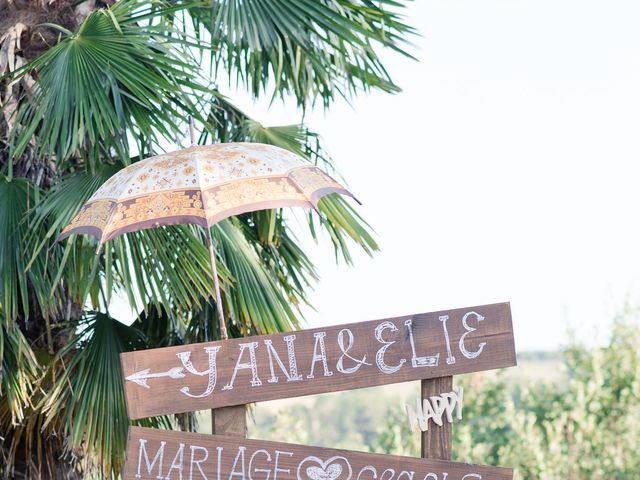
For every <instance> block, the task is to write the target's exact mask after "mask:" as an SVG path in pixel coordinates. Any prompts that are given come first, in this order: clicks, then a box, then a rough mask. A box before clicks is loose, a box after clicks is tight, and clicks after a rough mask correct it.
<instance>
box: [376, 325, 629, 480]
mask: <svg viewBox="0 0 640 480" xmlns="http://www.w3.org/2000/svg"><path fill="white" fill-rule="evenodd" d="M629 315H630V314H627V316H626V317H625V318H620V319H618V320H617V321H616V323H615V326H614V329H613V332H612V335H611V339H610V342H609V344H608V345H607V346H605V347H602V348H595V349H589V348H586V347H585V346H582V345H574V346H572V347H570V348H568V349H567V350H566V351H565V353H564V366H565V368H566V377H565V380H564V381H562V382H558V383H544V382H541V383H535V384H530V385H528V386H526V387H520V386H516V387H515V388H514V389H512V388H511V386H510V385H509V383H508V382H507V381H506V380H505V377H504V375H498V376H497V377H495V378H493V379H484V380H483V378H484V377H485V376H486V375H482V374H474V375H470V376H462V377H460V378H461V381H462V386H463V387H464V389H465V394H464V398H465V405H464V415H463V416H464V419H463V420H462V421H461V422H459V423H456V424H454V428H453V431H454V446H453V453H454V460H458V461H465V462H472V463H481V464H489V465H500V466H508V467H513V468H514V470H515V475H514V478H515V479H518V480H520V479H558V480H560V479H567V478H571V479H576V480H580V479H602V480H604V479H628V478H637V477H638V475H639V474H640V450H638V448H637V446H638V445H640V350H639V349H638V345H640V323H638V315H637V314H634V316H635V318H634V319H633V320H635V321H632V319H630V318H629ZM389 414H390V416H389V417H388V418H389V419H388V421H387V423H386V424H385V426H384V427H383V428H382V429H381V431H380V433H379V437H378V438H379V441H378V443H377V444H376V445H375V447H376V450H377V451H384V452H387V453H397V454H406V455H414V456H415V455H416V454H417V445H418V443H417V442H416V441H415V434H411V432H409V430H408V424H407V422H406V419H405V418H404V415H403V414H402V412H400V411H399V410H398V409H397V407H395V406H394V407H393V408H392V409H390V412H389Z"/></svg>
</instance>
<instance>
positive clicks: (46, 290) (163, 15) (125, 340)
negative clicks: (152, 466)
mask: <svg viewBox="0 0 640 480" xmlns="http://www.w3.org/2000/svg"><path fill="white" fill-rule="evenodd" d="M402 7H403V5H402V4H401V3H400V2H399V1H396V0H375V1H373V0H371V1H370V0H322V1H318V0H270V1H269V2H266V1H262V0H243V1H242V2H239V1H231V0H212V1H209V2H203V1H188V0H184V1H180V0H166V1H157V0H151V1H142V0H119V1H117V2H112V1H102V2H101V1H95V0H89V1H85V2H77V1H75V2H74V1H71V0H53V1H50V0H48V1H45V0H0V12H1V13H2V15H1V16H0V102H1V108H2V109H1V111H0V113H1V115H0V171H1V175H0V239H1V240H0V359H1V361H2V363H1V365H0V474H1V475H4V476H5V477H10V478H78V477H82V476H86V475H94V476H97V477H116V476H117V475H118V472H119V471H120V469H121V467H122V463H123V456H124V446H125V441H126V431H127V426H128V424H129V422H128V420H127V416H126V411H125V406H124V394H123V386H122V380H121V370H120V365H119V357H118V355H119V354H120V353H121V352H123V351H127V350H132V349H140V348H152V347H160V346H167V345H174V344H179V343H182V342H196V341H207V340H212V339H215V338H217V335H218V330H217V328H216V327H217V318H216V313H215V312H216V309H215V308H213V307H214V306H215V305H214V304H213V295H212V294H213V292H212V290H211V283H212V282H211V277H210V275H211V273H210V271H209V268H208V267H207V263H208V257H207V251H206V249H205V247H204V241H203V238H201V235H202V232H201V231H199V229H198V228H191V227H190V226H174V227H163V228H159V229H153V230H145V231H141V232H138V233H133V234H128V235H125V236H123V237H120V238H117V239H115V240H113V241H110V242H108V243H107V245H106V248H104V249H103V250H102V251H101V253H100V254H99V255H96V254H95V241H94V240H93V239H91V238H86V237H82V236H77V237H75V238H73V237H72V238H71V239H70V240H69V241H65V242H62V243H55V238H56V237H57V235H58V234H59V232H60V230H61V229H62V228H63V227H64V226H65V225H66V224H67V223H68V222H69V220H70V219H71V218H72V217H73V216H74V215H75V214H76V213H77V211H78V210H79V208H80V206H81V205H82V204H83V203H84V202H85V201H86V200H87V199H88V198H89V197H90V196H91V194H92V193H93V192H94V191H95V190H96V189H97V188H98V187H99V186H100V185H101V184H102V183H103V182H104V181H105V180H106V179H107V178H109V177H110V176H111V175H113V174H114V172H116V171H117V170H118V169H120V168H123V167H124V166H126V165H128V164H130V163H131V162H135V161H137V160H139V159H141V158H145V157H147V156H150V155H153V154H156V153H159V152H161V151H164V150H166V149H168V148H175V147H176V145H178V146H180V144H181V142H184V141H185V137H186V136H185V126H186V123H187V121H188V118H189V117H192V118H194V119H195V121H196V122H197V125H198V127H199V129H200V131H202V134H201V136H200V138H199V142H200V143H213V142H229V141H256V142H263V143H270V144H274V145H278V146H280V147H284V148H287V149H289V150H291V151H294V152H296V153H298V154H300V155H303V156H305V157H306V158H308V159H309V160H310V161H313V162H316V163H320V164H322V165H323V167H324V168H327V169H329V170H333V168H334V167H333V164H332V162H331V159H330V158H329V157H328V156H327V154H326V153H325V151H324V150H323V149H322V145H321V142H320V139H319V137H318V135H317V134H316V133H314V132H312V131H310V130H309V129H307V128H306V127H304V125H302V124H300V125H289V126H280V127H265V126H263V125H261V124H259V123H258V122H256V121H254V120H252V119H251V118H250V117H249V116H248V115H246V114H245V113H243V112H241V111H240V110H239V109H237V108H236V107H234V106H233V104H232V102H231V101H230V99H229V98H226V97H225V96H223V95H221V94H220V92H219V91H218V89H217V88H216V81H215V80H216V79H219V78H228V79H231V80H230V81H231V82H232V84H234V85H238V86H239V87H244V88H246V89H248V90H249V91H250V92H251V94H252V95H253V96H254V97H255V98H259V97H262V96H265V95H268V96H270V97H272V99H274V100H278V99H280V98H285V97H291V96H292V97H294V98H295V99H296V101H297V103H298V105H299V107H301V108H302V109H303V110H304V109H305V108H311V107H312V106H313V105H315V103H316V102H318V101H321V102H322V104H323V106H324V107H328V106H330V105H331V104H332V102H333V101H334V99H335V98H336V97H345V98H350V97H352V96H353V95H355V94H357V93H358V92H361V91H366V90H369V89H380V90H383V91H386V92H390V93H393V92H396V91H398V88H397V87H396V85H395V84H394V83H393V82H392V80H391V79H390V77H389V75H388V74H387V72H386V71H385V69H384V66H383V65H382V63H381V61H380V59H379V57H378V53H379V50H380V49H381V48H390V49H394V50H396V51H398V52H399V53H401V54H406V53H405V52H404V48H405V46H406V38H407V36H409V35H411V34H412V33H413V31H412V29H411V28H410V27H409V26H407V25H406V24H405V23H403V20H402V17H401V15H400V13H399V12H400V9H401V8H402ZM320 209H321V211H322V215H318V214H316V213H314V212H311V213H309V215H308V225H309V232H310V234H311V235H312V236H313V237H314V238H315V236H316V235H317V233H318V232H319V231H320V230H325V231H327V232H328V233H329V235H330V238H331V240H332V241H333V244H334V247H335V252H336V258H337V259H338V258H339V257H341V258H342V259H344V260H345V261H346V262H347V263H350V262H351V256H350V252H349V247H350V244H353V245H357V246H359V247H360V248H362V249H364V250H365V251H366V252H368V253H371V252H373V251H375V250H376V249H377V245H376V243H375V240H374V239H373V238H372V235H371V233H370V228H369V227H368V225H367V224H366V223H365V222H364V220H363V219H362V218H361V217H360V216H359V215H358V213H357V212H356V211H355V210H354V209H352V207H351V206H349V204H347V203H346V202H345V201H343V200H342V199H341V198H339V197H338V196H337V195H334V196H329V197H327V198H325V199H324V200H323V201H322V203H321V206H320ZM212 233H213V235H214V236H215V239H216V241H217V244H218V245H219V251H218V258H217V262H218V265H219V267H218V268H219V275H220V281H221V283H222V285H223V290H224V292H223V307H224V310H225V313H226V315H228V317H229V318H230V334H231V336H242V335H252V334H257V333H268V332H277V331H284V330H288V329H291V328H295V327H297V326H298V324H299V323H298V322H299V319H300V317H301V314H300V307H301V306H302V305H303V304H305V302H307V297H306V292H307V290H308V287H309V286H310V285H312V284H313V282H314V281H315V280H316V279H317V275H316V271H315V269H314V265H313V263H312V261H311V260H310V258H309V257H308V256H307V254H306V252H304V251H303V250H302V249H301V248H300V247H299V246H298V244H297V242H296V239H295V238H294V236H293V233H292V231H291V230H290V228H289V227H288V225H287V221H286V216H285V215H284V214H283V211H282V210H269V211H262V212H257V213H252V214H245V215H241V216H238V217H235V218H233V219H230V220H227V221H223V222H221V223H220V224H218V225H217V226H216V227H215V228H214V229H213V232H212ZM115 295H119V296H122V297H124V298H126V299H127V301H128V302H129V303H130V304H131V306H132V307H133V308H135V309H136V311H139V312H140V313H139V315H138V318H137V319H136V320H135V322H134V323H133V324H132V325H129V326H127V325H125V324H123V323H120V322H119V321H117V320H115V319H113V318H112V317H111V316H110V315H109V309H108V307H109V304H110V303H111V301H112V299H113V298H114V296H115ZM137 423H138V424H142V425H147V426H156V427H166V428H183V429H193V428H194V427H195V425H194V419H193V417H192V416H190V415H179V416H172V417H161V418H151V419H146V420H143V421H139V422H137Z"/></svg>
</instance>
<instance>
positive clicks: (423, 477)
mask: <svg viewBox="0 0 640 480" xmlns="http://www.w3.org/2000/svg"><path fill="white" fill-rule="evenodd" d="M122 478H123V479H124V480H129V479H131V480H134V479H153V480H158V479H165V480H170V479H179V480H202V479H204V480H483V479H484V480H489V479H490V480H512V479H513V471H512V470H511V469H508V468H498V467H486V466H481V465H472V464H468V463H456V462H448V461H444V460H432V459H420V458H411V457H398V456H394V455H381V454H376V453H362V452H352V451H349V450H336V449H331V448H319V447H309V446H303V445H293V444H288V443H280V442H267V441H262V440H247V439H244V438H238V437H227V436H222V435H203V434H197V433H184V432H173V431H167V430H158V429H152V428H140V427H130V429H129V441H128V447H127V457H126V463H125V467H124V472H123V474H122Z"/></svg>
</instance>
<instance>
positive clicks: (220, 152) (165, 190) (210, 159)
mask: <svg viewBox="0 0 640 480" xmlns="http://www.w3.org/2000/svg"><path fill="white" fill-rule="evenodd" d="M333 192H338V193H342V194H345V195H349V196H351V197H353V195H351V193H350V192H349V191H348V190H346V189H345V188H344V187H343V186H342V185H340V184H339V183H338V182H336V181H335V180H334V179H332V178H331V177H330V176H329V175H327V174H326V173H324V172H323V171H322V170H321V169H319V168H318V167H316V166H315V165H312V164H311V163H309V162H307V161H306V160H304V159H303V158H301V157H299V156H297V155H295V154H293V153H291V152H289V151H287V150H284V149H282V148H278V147H275V146H272V145H264V144H259V143H221V144H216V145H207V146H193V147H191V148H187V149H185V150H179V151H176V152H171V153H167V154H164V155H158V156H155V157H150V158H147V159H145V160H142V161H140V162H136V163H134V164H132V165H130V166H128V167H126V168H124V169H122V170H121V171H119V172H118V173H116V174H115V175H114V176H113V177H111V178H110V179H109V180H107V182H105V183H104V184H103V185H102V186H101V187H100V188H99V189H98V190H97V191H96V193H94V194H93V196H92V197H91V198H90V199H89V200H88V201H87V203H86V204H85V205H84V206H83V207H82V209H81V210H80V212H79V213H78V215H76V217H75V218H74V219H73V220H72V221H71V223H70V224H69V225H68V226H67V227H66V228H65V229H64V230H63V231H62V233H61V235H60V237H59V238H58V240H61V239H63V238H65V237H67V236H69V235H71V234H73V233H86V234H90V235H94V236H95V237H97V238H98V240H99V242H100V244H103V243H104V242H106V241H107V240H109V239H111V238H113V237H115V236H117V235H120V234H123V233H127V232H133V231H137V230H141V229H144V228H151V227H157V226H160V225H173V224H179V223H194V224H198V225H201V226H202V227H205V228H209V227H211V226H212V225H213V224H215V223H216V222H218V221H220V220H222V219H224V218H227V217H229V216H231V215H237V214H240V213H245V212H250V211H254V210H261V209H266V208H278V207H287V206H302V207H310V208H315V207H316V205H317V203H318V201H319V200H320V198H321V197H322V196H324V195H326V194H328V193H333ZM354 198H355V197H354ZM356 201H357V200H356Z"/></svg>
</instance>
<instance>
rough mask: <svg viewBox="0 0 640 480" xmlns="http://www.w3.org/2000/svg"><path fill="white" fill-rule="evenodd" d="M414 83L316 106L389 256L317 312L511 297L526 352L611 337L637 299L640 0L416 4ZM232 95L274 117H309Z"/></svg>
mask: <svg viewBox="0 0 640 480" xmlns="http://www.w3.org/2000/svg"><path fill="white" fill-rule="evenodd" d="M407 14H408V21H409V23H411V24H413V25H414V26H416V27H417V28H418V29H419V31H420V32H421V34H422V35H423V37H422V38H418V39H416V49H415V50H414V53H415V55H416V56H417V57H418V58H419V62H412V61H409V60H406V59H403V58H400V57H398V56H396V55H390V54H389V55H385V59H386V65H387V67H388V69H389V71H390V72H391V73H392V74H393V76H394V78H395V80H396V82H397V83H398V84H399V85H400V86H401V87H402V88H403V89H404V92H403V93H401V94H399V95H396V96H391V95H386V94H382V93H375V94H371V95H368V96H360V97H359V98H358V99H356V101H354V102H353V104H352V107H349V106H348V105H346V104H344V103H343V102H338V103H336V104H335V105H334V106H332V107H331V108H330V109H329V111H327V112H323V111H321V110H319V111H316V112H313V113H312V114H308V116H307V123H308V124H309V125H310V126H311V127H312V128H313V129H315V130H316V131H318V132H320V133H321V134H322V135H323V138H324V140H325V143H326V146H327V147H328V149H329V151H330V152H331V154H332V155H333V157H334V158H335V160H336V162H337V164H338V167H339V169H340V171H341V172H342V173H343V175H344V176H345V177H346V179H347V180H348V182H349V185H350V187H351V189H352V191H353V192H354V193H355V194H356V196H358V197H359V198H360V200H361V201H363V203H364V206H363V207H362V208H361V212H362V213H363V214H364V216H365V217H366V218H367V219H368V220H369V221H370V223H371V224H372V225H373V226H374V228H375V230H376V231H377V233H378V240H379V241H380V243H381V246H382V249H383V250H382V252H380V253H379V254H377V255H376V256H375V257H374V258H373V259H369V258H367V257H366V256H364V255H362V256H360V255H359V256H358V258H357V261H356V264H355V268H351V269H350V268H347V267H346V266H344V265H339V266H336V265H335V262H334V257H333V253H332V251H331V247H330V246H329V245H328V243H327V244H325V245H324V246H323V247H322V248H318V247H314V246H312V245H309V251H310V254H311V257H312V259H313V260H314V261H315V262H316V263H317V265H318V267H319V270H320V273H321V275H322V280H321V282H320V284H319V285H318V286H317V288H316V291H315V292H314V293H313V294H312V295H311V299H312V302H313V304H314V305H315V306H316V308H317V312H309V313H308V314H307V320H308V322H307V323H308V326H319V325H331V324H337V323H342V322H347V321H360V320H371V319H375V318H382V317H385V316H395V315H400V314H407V313H418V312H427V311H433V310H438V309H445V308H454V307H465V306H472V305H479V304H484V303H492V302H497V301H510V302H511V304H512V311H513V318H514V329H515V336H516V344H517V348H518V349H519V350H529V349H552V348H556V347H558V346H560V345H562V344H565V343H566V342H567V339H568V336H567V326H568V325H569V324H570V325H572V326H573V327H576V328H578V330H579V332H580V333H581V334H582V336H583V337H585V338H589V339H591V338H596V337H594V333H593V332H594V330H596V329H598V330H600V332H601V334H602V333H606V331H607V328H608V325H609V323H610V321H611V318H612V316H613V315H614V314H615V313H616V312H618V311H620V310H621V309H622V307H623V305H624V303H625V300H626V299H629V300H630V301H631V302H632V303H634V304H635V303H636V299H637V298H638V293H639V292H640V290H639V286H640V282H639V281H638V280H639V276H640V273H639V270H638V267H639V266H640V228H639V227H638V210H639V206H640V189H639V188H638V182H639V181H640V176H639V173H640V168H639V167H638V160H639V157H640V143H639V138H640V28H638V23H639V21H640V3H639V2H637V1H615V0H609V1H607V2H605V1H585V0H580V1H568V0H562V1H560V0H553V1H551V0H535V1H533V0H529V1H519V0H504V1H498V0H485V1H483V2H478V1H474V0H468V1H462V0H438V1H431V0H418V1H416V2H414V3H413V4H412V5H411V6H410V8H409V9H408V11H407ZM233 100H234V101H235V102H236V103H237V104H238V105H239V106H240V107H241V108H243V109H244V110H245V111H247V113H249V114H251V115H252V116H254V117H255V118H257V119H259V120H260V121H262V122H263V123H264V124H265V125H278V124H287V123H295V122H297V121H298V120H299V118H300V114H299V112H296V110H295V108H290V107H284V106H282V105H275V106H272V107H271V109H269V108H268V106H267V104H266V103H265V104H262V103H258V104H254V103H252V102H251V101H250V100H249V99H248V97H244V98H242V96H240V97H238V95H233Z"/></svg>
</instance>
